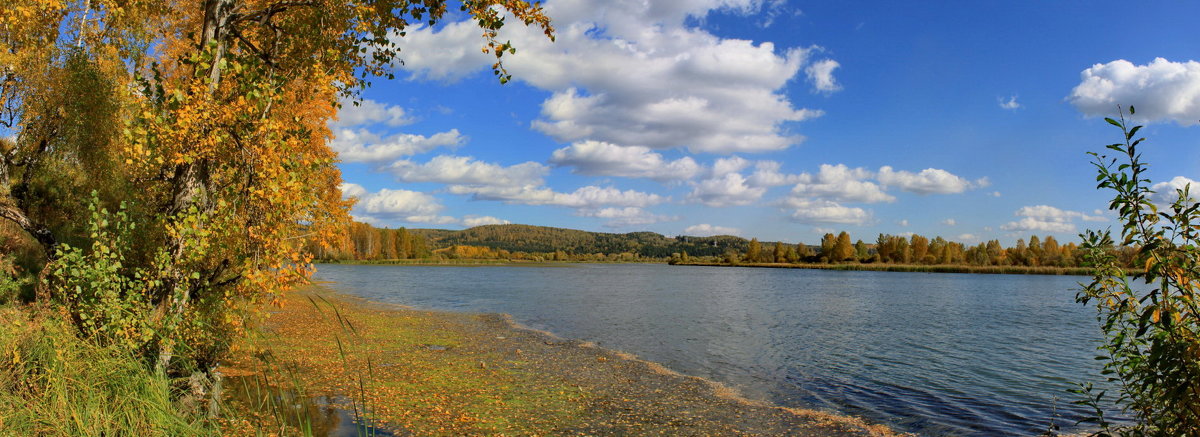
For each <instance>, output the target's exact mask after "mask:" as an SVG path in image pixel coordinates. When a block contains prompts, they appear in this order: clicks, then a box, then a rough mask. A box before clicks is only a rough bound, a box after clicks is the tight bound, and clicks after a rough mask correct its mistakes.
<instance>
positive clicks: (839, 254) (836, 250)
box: [833, 231, 854, 261]
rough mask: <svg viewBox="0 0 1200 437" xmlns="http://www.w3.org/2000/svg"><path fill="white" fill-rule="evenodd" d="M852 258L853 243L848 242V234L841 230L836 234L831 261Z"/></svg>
mask: <svg viewBox="0 0 1200 437" xmlns="http://www.w3.org/2000/svg"><path fill="white" fill-rule="evenodd" d="M852 258H854V245H853V244H851V243H850V234H849V233H847V232H846V231H842V232H841V233H839V234H838V236H837V241H836V242H835V243H834V246H833V261H845V260H848V259H852Z"/></svg>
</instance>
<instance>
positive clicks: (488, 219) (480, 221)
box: [462, 215, 512, 228]
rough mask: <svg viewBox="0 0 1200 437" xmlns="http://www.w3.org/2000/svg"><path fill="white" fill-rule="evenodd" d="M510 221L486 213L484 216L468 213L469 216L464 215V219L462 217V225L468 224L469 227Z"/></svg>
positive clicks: (508, 222)
mask: <svg viewBox="0 0 1200 437" xmlns="http://www.w3.org/2000/svg"><path fill="white" fill-rule="evenodd" d="M510 223H512V222H510V221H508V220H501V219H498V218H495V217H492V216H490V215H484V216H479V215H468V216H465V217H463V219H462V225H463V226H466V227H468V228H473V227H476V226H483V225H507V224H510Z"/></svg>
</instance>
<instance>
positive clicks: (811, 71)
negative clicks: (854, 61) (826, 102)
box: [804, 59, 842, 93]
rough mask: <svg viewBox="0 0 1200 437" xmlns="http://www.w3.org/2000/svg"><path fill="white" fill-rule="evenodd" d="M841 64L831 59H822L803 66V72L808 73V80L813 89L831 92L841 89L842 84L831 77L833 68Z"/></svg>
mask: <svg viewBox="0 0 1200 437" xmlns="http://www.w3.org/2000/svg"><path fill="white" fill-rule="evenodd" d="M841 65H842V64H839V63H838V62H837V61H835V60H832V59H822V60H820V61H817V62H814V63H812V64H811V65H809V66H808V68H805V69H804V74H806V75H808V81H809V82H811V83H812V85H813V89H814V90H815V91H820V92H823V93H833V92H835V91H839V90H841V89H842V85H841V84H839V83H837V79H834V78H833V70H834V69H836V68H838V67H840V66H841Z"/></svg>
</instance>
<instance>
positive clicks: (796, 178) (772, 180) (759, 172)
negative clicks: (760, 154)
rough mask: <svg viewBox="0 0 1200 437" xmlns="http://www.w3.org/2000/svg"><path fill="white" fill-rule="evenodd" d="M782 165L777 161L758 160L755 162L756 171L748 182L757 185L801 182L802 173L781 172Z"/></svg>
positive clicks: (768, 185) (774, 185) (773, 185)
mask: <svg viewBox="0 0 1200 437" xmlns="http://www.w3.org/2000/svg"><path fill="white" fill-rule="evenodd" d="M780 167H782V165H781V164H780V163H778V162H775V161H758V162H757V163H755V164H754V173H751V174H750V177H749V178H747V179H746V182H747V183H749V184H750V185H753V186H756V187H777V186H780V185H788V184H795V183H798V182H800V175H792V174H784V173H781V172H780V171H779V169H780Z"/></svg>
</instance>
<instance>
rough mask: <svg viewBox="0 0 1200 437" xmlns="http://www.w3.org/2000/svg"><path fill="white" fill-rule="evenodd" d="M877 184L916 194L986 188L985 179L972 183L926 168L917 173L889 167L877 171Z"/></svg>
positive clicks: (947, 192) (939, 170) (943, 171)
mask: <svg viewBox="0 0 1200 437" xmlns="http://www.w3.org/2000/svg"><path fill="white" fill-rule="evenodd" d="M878 179H879V183H881V184H883V185H884V186H887V187H896V188H899V189H901V190H904V191H908V192H910V193H917V194H956V193H961V192H963V191H966V190H969V189H972V188H979V187H986V186H988V180H987V178H982V179H978V180H976V181H974V182H972V181H968V180H966V179H963V178H961V177H959V176H956V175H954V174H952V173H950V172H948V171H946V170H942V169H937V168H927V169H924V170H921V171H920V172H918V173H912V172H908V171H903V170H899V171H897V170H893V169H892V167H890V166H886V165H885V166H883V167H881V168H880V169H879V176H878Z"/></svg>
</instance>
